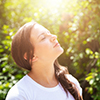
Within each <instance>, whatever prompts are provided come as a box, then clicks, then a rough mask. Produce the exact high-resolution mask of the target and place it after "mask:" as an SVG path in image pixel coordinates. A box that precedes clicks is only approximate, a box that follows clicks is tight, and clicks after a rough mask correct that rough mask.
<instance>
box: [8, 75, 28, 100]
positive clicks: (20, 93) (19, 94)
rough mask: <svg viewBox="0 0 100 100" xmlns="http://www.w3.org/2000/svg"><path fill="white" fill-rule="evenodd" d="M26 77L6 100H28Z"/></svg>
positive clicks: (15, 86) (17, 84)
mask: <svg viewBox="0 0 100 100" xmlns="http://www.w3.org/2000/svg"><path fill="white" fill-rule="evenodd" d="M25 94H26V93H25V76H24V77H23V78H22V79H21V80H19V81H18V82H17V83H16V84H15V85H14V86H13V87H12V88H11V89H10V90H9V92H8V94H7V97H6V100H26V99H27V98H26V95H25Z"/></svg>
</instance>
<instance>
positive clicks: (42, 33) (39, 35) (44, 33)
mask: <svg viewBox="0 0 100 100" xmlns="http://www.w3.org/2000/svg"><path fill="white" fill-rule="evenodd" d="M43 34H45V33H44V32H43V33H41V34H40V35H39V36H38V37H37V38H39V37H40V36H41V35H43Z"/></svg>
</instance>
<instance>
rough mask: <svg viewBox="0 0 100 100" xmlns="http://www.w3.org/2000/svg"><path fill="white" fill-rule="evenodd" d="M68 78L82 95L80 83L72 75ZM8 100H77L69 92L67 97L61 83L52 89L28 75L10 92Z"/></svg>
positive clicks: (68, 75)
mask: <svg viewBox="0 0 100 100" xmlns="http://www.w3.org/2000/svg"><path fill="white" fill-rule="evenodd" d="M66 76H67V78H68V79H69V80H70V81H71V82H73V83H74V84H76V85H77V88H78V90H79V92H80V94H81V95H82V89H81V87H80V85H79V82H78V81H77V79H76V78H74V77H73V76H72V75H70V74H67V75H66ZM6 100H75V99H74V98H73V96H72V95H71V94H70V93H69V92H68V96H67V95H66V93H65V91H64V89H63V88H62V86H61V84H60V83H59V84H58V85H57V86H55V87H52V88H47V87H44V86H42V85H40V84H38V83H37V82H35V81H34V80H33V79H31V78H30V77H29V76H28V75H25V76H24V77H23V78H22V79H21V80H20V81H19V82H17V83H16V84H15V85H14V86H13V87H12V88H11V89H10V91H9V92H8V94H7V97H6Z"/></svg>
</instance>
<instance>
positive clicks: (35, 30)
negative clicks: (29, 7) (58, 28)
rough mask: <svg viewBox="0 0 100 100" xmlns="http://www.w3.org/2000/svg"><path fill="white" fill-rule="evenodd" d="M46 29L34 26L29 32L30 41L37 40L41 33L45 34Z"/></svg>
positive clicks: (38, 25)
mask: <svg viewBox="0 0 100 100" xmlns="http://www.w3.org/2000/svg"><path fill="white" fill-rule="evenodd" d="M46 31H47V29H46V28H45V27H43V26H42V25H40V24H35V25H34V26H33V28H32V30H31V34H30V40H32V41H34V40H37V38H38V36H39V35H40V34H42V33H43V32H46Z"/></svg>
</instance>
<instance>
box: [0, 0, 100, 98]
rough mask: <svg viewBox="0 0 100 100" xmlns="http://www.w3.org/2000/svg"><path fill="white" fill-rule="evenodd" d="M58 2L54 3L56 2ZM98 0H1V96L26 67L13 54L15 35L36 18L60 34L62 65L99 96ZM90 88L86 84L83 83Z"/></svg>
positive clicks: (92, 93) (4, 95)
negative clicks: (86, 82) (21, 67)
mask: <svg viewBox="0 0 100 100" xmlns="http://www.w3.org/2000/svg"><path fill="white" fill-rule="evenodd" d="M54 2H55V3H54ZM99 11H100V2H99V0H73V2H72V1H70V0H62V1H61V0H58V1H56V0H55V1H53V3H52V0H50V1H49V0H42V1H41V0H33V1H32V0H10V1H9V0H1V1H0V100H4V99H5V97H6V94H7V92H8V90H9V89H10V88H11V87H12V86H13V85H14V84H15V83H16V82H17V81H18V80H19V79H20V78H22V77H23V76H24V75H25V74H26V73H27V71H24V70H22V69H19V68H18V67H17V65H16V64H15V63H14V61H13V59H12V57H11V41H12V38H13V35H14V34H15V33H16V31H17V30H18V29H19V28H20V26H22V25H23V24H24V23H26V22H29V21H31V20H35V21H37V22H38V23H40V24H42V25H43V26H45V27H46V28H47V29H49V30H50V32H51V33H53V34H56V35H57V36H58V41H59V42H60V43H61V46H62V47H63V48H64V54H63V55H61V56H60V57H59V62H60V63H61V64H62V65H65V66H68V69H69V72H70V73H72V74H73V75H74V76H76V77H77V78H78V79H80V82H83V81H84V79H85V76H87V78H86V80H87V81H88V82H89V84H90V86H89V87H88V91H89V93H90V94H91V97H92V98H94V100H99V94H100V93H99V92H100V86H99V84H100V83H99V80H100V74H99V73H100V48H99V47H100V17H99V16H100V13H99ZM84 88H87V87H84Z"/></svg>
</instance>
